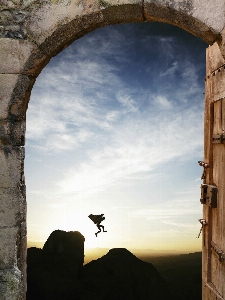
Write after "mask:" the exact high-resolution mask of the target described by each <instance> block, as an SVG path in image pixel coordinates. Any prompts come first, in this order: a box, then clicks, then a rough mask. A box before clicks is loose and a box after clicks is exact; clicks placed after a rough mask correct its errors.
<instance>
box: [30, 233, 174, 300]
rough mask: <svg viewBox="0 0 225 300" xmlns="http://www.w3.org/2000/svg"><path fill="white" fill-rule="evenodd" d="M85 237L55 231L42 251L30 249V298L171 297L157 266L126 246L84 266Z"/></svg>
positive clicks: (129, 299)
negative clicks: (137, 255)
mask: <svg viewBox="0 0 225 300" xmlns="http://www.w3.org/2000/svg"><path fill="white" fill-rule="evenodd" d="M83 244H84V237H83V236H82V235H81V234H80V233H79V232H76V231H75V232H65V231H60V230H56V231H54V232H53V233H52V234H51V235H50V236H49V238H48V240H47V241H46V243H45V245H44V247H43V250H42V249H38V248H29V249H28V256H27V258H28V259H27V266H28V268H27V278H28V281H27V283H28V290H27V300H36V299H38V300H53V299H54V300H120V299H121V300H149V299H151V300H164V299H167V300H170V299H172V298H171V296H170V291H169V289H168V287H167V286H166V284H165V282H164V281H163V279H162V277H161V276H160V274H159V273H158V271H157V270H156V269H155V267H154V266H153V265H152V264H150V263H146V262H144V261H142V260H140V259H138V258H137V257H136V256H134V255H133V254H132V253H131V252H129V251H128V250H127V249H124V248H122V249H121V248H117V249H111V250H109V252H108V253H107V254H106V255H104V256H103V257H101V258H99V259H97V260H94V261H92V262H90V263H88V264H86V265H85V266H82V265H83V258H84V252H83V251H84V247H83V246H82V245H83Z"/></svg>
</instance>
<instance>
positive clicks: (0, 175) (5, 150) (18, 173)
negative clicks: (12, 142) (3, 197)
mask: <svg viewBox="0 0 225 300" xmlns="http://www.w3.org/2000/svg"><path fill="white" fill-rule="evenodd" d="M23 184H24V148H23V147H12V146H4V147H0V188H1V187H2V188H10V187H13V188H15V187H18V186H20V185H23Z"/></svg>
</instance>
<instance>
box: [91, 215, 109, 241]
mask: <svg viewBox="0 0 225 300" xmlns="http://www.w3.org/2000/svg"><path fill="white" fill-rule="evenodd" d="M103 216H104V214H101V215H92V214H91V215H89V216H88V217H89V218H90V219H91V220H92V221H93V222H94V223H95V224H96V226H97V227H98V229H99V231H98V232H96V233H95V236H96V237H97V235H98V233H99V232H101V228H102V229H103V232H107V231H106V230H105V228H104V226H103V225H100V223H101V222H102V221H104V220H105V217H103Z"/></svg>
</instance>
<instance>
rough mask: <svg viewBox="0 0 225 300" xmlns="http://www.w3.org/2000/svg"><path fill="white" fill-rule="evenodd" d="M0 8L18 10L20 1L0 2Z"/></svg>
mask: <svg viewBox="0 0 225 300" xmlns="http://www.w3.org/2000/svg"><path fill="white" fill-rule="evenodd" d="M0 7H1V8H5V9H9V8H14V9H15V8H19V7H20V0H1V2H0Z"/></svg>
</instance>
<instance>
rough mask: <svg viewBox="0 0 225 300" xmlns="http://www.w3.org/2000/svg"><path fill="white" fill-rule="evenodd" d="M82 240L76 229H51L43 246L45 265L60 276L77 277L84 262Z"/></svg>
mask: <svg viewBox="0 0 225 300" xmlns="http://www.w3.org/2000/svg"><path fill="white" fill-rule="evenodd" d="M84 241H85V238H84V237H83V235H82V234H81V233H80V232H78V231H69V232H66V231H62V230H55V231H53V232H52V233H51V234H50V236H49V238H48V239H47V241H46V242H45V244H44V247H43V253H42V259H43V262H44V264H45V267H46V268H47V269H48V270H49V271H50V272H51V273H54V274H59V275H60V276H61V277H71V278H77V276H78V275H79V273H80V272H81V270H82V267H83V263H84Z"/></svg>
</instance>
